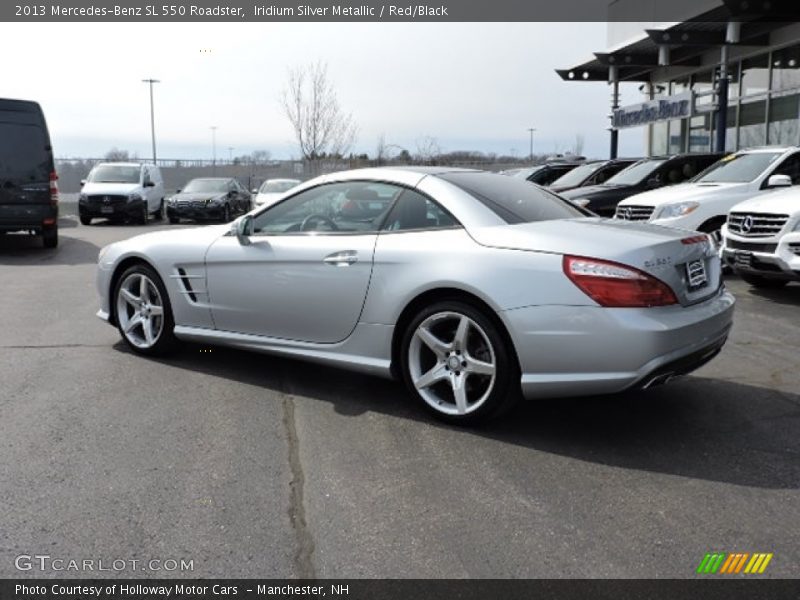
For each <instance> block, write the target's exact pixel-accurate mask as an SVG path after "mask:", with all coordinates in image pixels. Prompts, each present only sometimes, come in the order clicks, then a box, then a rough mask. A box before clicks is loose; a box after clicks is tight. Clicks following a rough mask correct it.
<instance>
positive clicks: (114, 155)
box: [105, 146, 131, 162]
mask: <svg viewBox="0 0 800 600" xmlns="http://www.w3.org/2000/svg"><path fill="white" fill-rule="evenodd" d="M105 159H106V160H113V161H116V162H122V161H126V160H130V159H131V155H130V152H128V151H127V150H120V149H119V148H117V147H116V146H114V147H113V148H111V150H109V151H108V152H106V156H105Z"/></svg>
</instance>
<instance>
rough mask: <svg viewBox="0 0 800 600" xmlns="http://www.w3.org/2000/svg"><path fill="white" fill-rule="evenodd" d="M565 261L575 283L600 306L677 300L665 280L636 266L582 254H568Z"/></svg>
mask: <svg viewBox="0 0 800 600" xmlns="http://www.w3.org/2000/svg"><path fill="white" fill-rule="evenodd" d="M563 265H564V273H565V274H566V276H567V277H569V279H570V280H571V281H572V283H574V284H575V285H576V286H578V287H579V288H580V289H581V291H583V292H584V293H585V294H586V295H587V296H589V297H590V298H591V299H592V300H594V301H595V302H597V303H598V304H599V305H601V306H609V307H621V308H634V307H639V308H642V307H648V306H668V305H670V304H677V303H678V299H677V298H676V297H675V294H674V293H673V291H672V290H671V289H670V287H669V286H668V285H667V284H666V283H664V282H663V281H660V280H658V279H656V278H655V277H652V276H651V275H648V274H647V273H643V272H642V271H639V270H638V269H634V268H633V267H627V266H625V265H621V264H619V263H614V262H609V261H606V260H599V259H596V258H584V257H581V256H565V257H564V261H563Z"/></svg>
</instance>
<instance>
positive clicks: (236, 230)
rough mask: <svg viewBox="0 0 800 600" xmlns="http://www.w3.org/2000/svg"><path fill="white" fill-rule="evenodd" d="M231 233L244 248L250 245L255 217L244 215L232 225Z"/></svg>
mask: <svg viewBox="0 0 800 600" xmlns="http://www.w3.org/2000/svg"><path fill="white" fill-rule="evenodd" d="M231 233H232V234H233V235H235V236H236V239H238V240H239V243H240V244H241V245H242V246H249V245H250V236H251V235H253V217H252V216H251V215H244V216H243V217H240V218H238V219H236V220H235V221H234V222H233V223H232V224H231Z"/></svg>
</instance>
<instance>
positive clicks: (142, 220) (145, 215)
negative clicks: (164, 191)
mask: <svg viewBox="0 0 800 600" xmlns="http://www.w3.org/2000/svg"><path fill="white" fill-rule="evenodd" d="M149 218H150V211H149V210H147V202H144V203H143V204H142V212H141V213H140V214H139V218H138V219H137V220H136V221H137V223H139V225H147V221H148V219H149Z"/></svg>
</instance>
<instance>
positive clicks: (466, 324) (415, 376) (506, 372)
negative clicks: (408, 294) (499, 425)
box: [403, 301, 519, 422]
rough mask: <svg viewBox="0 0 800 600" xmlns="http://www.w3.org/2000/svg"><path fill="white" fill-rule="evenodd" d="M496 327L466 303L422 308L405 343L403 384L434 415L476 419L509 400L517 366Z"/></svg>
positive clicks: (453, 302) (493, 411)
mask: <svg viewBox="0 0 800 600" xmlns="http://www.w3.org/2000/svg"><path fill="white" fill-rule="evenodd" d="M506 346H507V344H506V342H505V340H504V339H503V336H502V335H501V334H500V332H499V331H498V328H497V327H496V326H495V325H494V323H492V321H491V320H489V319H488V318H487V317H486V316H485V315H483V313H482V312H480V311H479V310H477V309H476V308H474V307H472V306H471V305H469V304H466V303H462V302H458V301H448V302H440V303H437V304H435V305H433V306H431V307H429V308H427V309H425V310H423V311H421V312H420V313H419V314H418V315H417V317H416V318H415V319H413V320H412V322H411V324H410V326H409V328H408V330H407V331H406V334H405V339H404V344H403V354H404V356H403V359H404V360H403V365H404V369H403V371H404V377H405V379H406V385H408V387H409V388H410V389H411V391H412V392H413V393H414V394H415V395H416V396H418V397H419V398H420V399H421V400H423V401H424V403H425V405H426V406H427V408H429V409H430V410H432V411H433V413H434V414H435V415H437V416H438V417H440V418H443V419H445V420H449V421H459V422H466V421H477V420H480V419H482V418H484V417H486V416H489V415H491V414H493V413H495V412H497V411H498V409H499V408H501V407H505V406H506V405H507V404H508V403H509V401H511V400H513V394H509V390H510V389H513V387H512V388H510V387H509V386H510V385H511V386H513V385H514V379H515V378H516V380H517V382H518V381H519V379H518V375H517V373H518V368H517V367H515V361H514V359H513V358H511V357H510V356H509V353H508V351H507V349H506Z"/></svg>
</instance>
